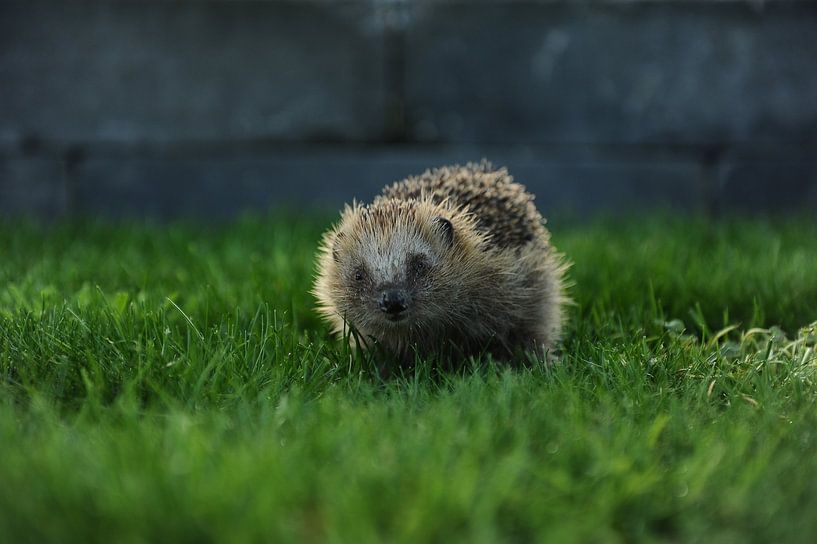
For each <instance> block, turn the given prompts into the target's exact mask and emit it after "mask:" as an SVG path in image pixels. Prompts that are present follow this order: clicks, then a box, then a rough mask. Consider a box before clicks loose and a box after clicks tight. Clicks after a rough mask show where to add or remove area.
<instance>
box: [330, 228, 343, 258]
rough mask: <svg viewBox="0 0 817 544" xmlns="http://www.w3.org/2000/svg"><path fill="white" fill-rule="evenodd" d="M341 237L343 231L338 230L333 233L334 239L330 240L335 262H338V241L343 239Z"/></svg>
mask: <svg viewBox="0 0 817 544" xmlns="http://www.w3.org/2000/svg"><path fill="white" fill-rule="evenodd" d="M343 237H344V234H343V232H338V233H337V234H336V235H335V241H334V242H332V259H334V260H335V262H336V263H339V262H340V242H341V240H343Z"/></svg>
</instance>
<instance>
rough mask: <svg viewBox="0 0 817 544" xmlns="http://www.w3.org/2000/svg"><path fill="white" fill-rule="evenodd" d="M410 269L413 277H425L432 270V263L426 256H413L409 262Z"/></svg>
mask: <svg viewBox="0 0 817 544" xmlns="http://www.w3.org/2000/svg"><path fill="white" fill-rule="evenodd" d="M408 269H409V273H410V274H411V275H412V276H415V277H419V276H424V275H425V274H426V273H427V272H428V271H429V270H430V269H431V263H429V262H428V259H427V258H426V256H425V255H419V254H417V255H412V256H411V257H409V260H408Z"/></svg>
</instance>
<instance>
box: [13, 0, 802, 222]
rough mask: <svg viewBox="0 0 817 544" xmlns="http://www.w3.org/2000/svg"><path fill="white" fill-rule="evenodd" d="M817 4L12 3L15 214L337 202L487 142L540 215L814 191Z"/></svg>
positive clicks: (787, 198) (758, 199)
mask: <svg viewBox="0 0 817 544" xmlns="http://www.w3.org/2000/svg"><path fill="white" fill-rule="evenodd" d="M815 151H817V2H812V1H796V0H780V1H757V0H756V1H728V0H726V1H706V0H694V1H693V0H677V1H670V0H656V1H644V0H634V1H603V0H586V1H578V0H542V1H524V2H522V1H507V0H506V1H500V0H496V1H470V2H466V1H464V0H462V1H456V0H425V1H423V0H419V1H416V2H407V1H401V0H369V1H347V2H329V1H325V0H300V1H295V2H277V1H261V2H244V1H238V0H231V1H228V0H224V1H218V0H216V1H203V0H195V1H191V2H168V1H154V2H129V1H110V2H100V1H87V2H63V1H55V0H50V1H41V0H20V1H5V2H2V3H0V214H20V213H24V214H34V215H37V216H40V217H46V218H48V217H55V216H62V215H66V214H69V215H70V214H81V215H85V214H92V215H96V214H103V215H109V216H121V215H136V216H141V215H153V216H159V217H174V216H179V215H203V216H206V217H229V216H232V215H234V214H235V213H237V212H240V211H242V210H246V209H256V210H258V209H261V210H263V209H266V208H268V207H276V206H285V205H289V204H292V203H297V204H299V205H314V206H321V207H336V206H339V205H340V204H341V203H342V202H344V201H348V200H351V198H352V197H358V198H362V199H366V198H369V197H371V195H373V194H374V193H375V192H376V191H377V190H378V188H379V187H380V186H382V185H383V184H385V183H387V182H390V181H393V180H395V179H399V178H401V177H403V176H405V175H408V174H411V173H415V172H419V171H421V170H423V169H425V168H427V167H429V166H434V165H439V164H444V163H447V162H453V161H466V160H478V159H479V158H481V157H483V156H486V157H488V158H490V159H492V160H493V161H494V162H495V163H497V164H502V165H507V166H509V168H510V169H511V171H512V173H514V174H515V175H516V177H517V179H518V180H519V181H522V182H523V183H525V184H526V185H528V186H529V187H530V188H531V189H532V190H533V191H535V192H536V193H537V195H538V199H537V202H538V203H539V205H540V207H541V208H542V209H543V211H545V212H546V213H560V212H575V213H578V214H592V213H596V212H600V211H601V212H610V211H613V212H627V211H633V210H638V209H643V208H644V207H651V206H661V207H669V208H677V209H683V210H689V211H696V212H703V213H719V212H728V211H782V210H793V209H798V208H804V207H805V208H810V209H814V210H817V153H815Z"/></svg>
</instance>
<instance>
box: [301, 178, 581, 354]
mask: <svg viewBox="0 0 817 544" xmlns="http://www.w3.org/2000/svg"><path fill="white" fill-rule="evenodd" d="M318 269H319V270H318V278H317V281H316V284H315V294H316V296H317V298H318V301H319V303H320V310H321V312H322V313H323V314H324V316H325V317H327V318H328V319H329V320H330V321H331V322H332V323H333V325H334V328H335V330H336V332H341V331H343V330H344V329H346V328H347V327H350V328H351V329H352V330H356V331H357V332H358V333H359V335H360V337H361V338H362V339H363V341H364V342H366V344H367V346H371V344H373V343H374V344H377V345H379V346H381V347H383V348H385V350H386V351H387V352H389V353H391V354H393V355H395V356H396V357H397V358H398V359H399V360H412V359H413V358H414V355H415V354H418V355H420V356H426V355H432V354H459V355H472V354H478V353H481V352H483V351H489V352H491V353H493V354H494V355H498V356H504V357H507V356H509V355H511V354H513V353H514V352H515V351H517V350H535V351H537V352H539V353H540V354H547V353H548V352H549V351H550V350H552V348H553V347H554V345H555V344H556V342H557V341H558V340H559V337H560V333H561V328H562V319H563V317H562V309H563V305H564V303H565V300H566V299H565V296H564V291H563V274H564V269H565V266H564V264H563V262H562V259H561V257H560V256H559V255H558V254H557V253H556V252H555V250H554V249H553V248H552V247H551V246H550V244H549V235H548V232H547V230H546V229H545V227H544V226H543V220H542V217H541V215H540V214H539V212H537V211H536V208H535V206H534V205H533V197H532V196H531V195H530V194H528V193H527V192H525V188H524V187H523V186H521V185H519V184H517V183H514V182H513V180H512V178H511V177H510V176H509V175H508V173H507V171H506V170H504V169H501V170H493V169H492V168H491V165H490V164H489V163H487V162H483V163H481V164H468V165H466V166H465V167H460V166H453V167H446V168H439V169H435V170H431V171H427V172H425V173H424V174H422V175H421V176H419V177H412V178H408V179H407V180H405V181H402V182H400V183H397V184H394V185H392V186H390V187H387V188H385V189H384V190H383V194H382V195H381V196H379V197H377V198H376V199H375V201H374V202H373V203H372V204H371V205H369V206H360V205H354V206H352V207H348V208H347V209H346V210H345V211H344V213H343V216H342V218H341V222H340V224H339V225H338V226H337V227H336V228H335V229H333V230H332V231H330V232H329V233H327V235H326V238H325V240H324V245H323V248H322V252H321V255H320V257H319V263H318Z"/></svg>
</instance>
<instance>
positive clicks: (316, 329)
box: [0, 218, 817, 542]
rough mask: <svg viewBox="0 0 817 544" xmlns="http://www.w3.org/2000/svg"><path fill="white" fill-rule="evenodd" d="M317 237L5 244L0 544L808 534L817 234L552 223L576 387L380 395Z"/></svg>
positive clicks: (115, 235)
mask: <svg viewBox="0 0 817 544" xmlns="http://www.w3.org/2000/svg"><path fill="white" fill-rule="evenodd" d="M326 225H327V222H326V221H323V220H320V219H312V220H306V219H303V218H289V219H286V218H278V219H276V218H270V219H264V220H261V219H245V220H242V221H239V222H237V223H235V224H231V225H227V226H223V227H219V228H212V229H204V228H202V227H201V226H199V225H195V224H187V225H185V224H177V225H172V226H166V227H160V226H135V225H130V226H128V225H110V224H96V223H85V224H71V225H55V226H52V227H47V228H40V227H34V226H31V225H19V224H15V223H6V224H5V225H0V542H24V541H31V542H48V541H54V542H69V541H77V542H89V541H109V540H115V541H122V542H157V541H189V542H202V541H230V542H234V541H267V542H281V541H305V542H324V541H337V542H373V541H389V542H418V541H437V542H450V541H461V542H502V541H511V542H516V541H518V542H530V541H553V542H570V541H584V542H588V541H589V542H626V541H634V540H637V541H659V542H660V541H670V542H679V541H681V542H687V541H706V542H709V541H718V542H745V541H759V542H774V541H788V542H797V541H801V542H810V541H812V539H813V536H814V535H815V534H817V455H815V453H817V354H815V350H817V329H815V328H814V327H813V326H812V327H811V328H810V329H809V328H808V326H809V324H810V323H813V322H815V321H817V223H815V222H814V221H811V220H808V219H803V218H801V219H796V220H756V221H749V220H731V221H727V222H721V223H716V224H711V223H707V222H704V221H702V220H692V219H679V218H652V219H647V220H629V221H626V222H614V221H607V222H597V223H594V224H591V225H561V224H559V223H558V222H557V223H555V224H553V225H551V226H552V228H553V229H554V230H555V232H554V240H555V243H556V244H557V245H558V247H559V248H560V249H561V250H563V251H565V252H566V253H567V254H568V255H569V256H570V258H571V259H572V260H573V261H574V263H575V265H574V267H573V268H572V271H571V277H572V280H573V281H574V282H575V286H574V288H573V289H572V296H573V297H574V299H575V301H576V305H575V306H574V307H573V308H572V309H571V312H570V315H571V322H570V325H569V328H568V334H567V339H566V342H565V346H564V361H563V363H562V364H561V365H558V366H556V367H554V368H551V369H548V368H546V367H544V366H542V365H536V364H533V365H530V366H528V367H526V368H522V369H515V370H510V369H505V368H502V367H498V366H494V365H492V364H490V362H486V361H469V362H467V363H466V364H465V367H464V369H463V371H462V372H454V373H452V372H448V373H446V372H441V371H438V370H436V369H435V368H434V367H433V366H432V365H430V364H421V365H419V366H418V368H417V369H416V370H414V371H412V373H411V374H410V375H404V376H400V377H397V378H393V379H390V380H388V381H385V382H384V381H382V380H381V379H380V378H378V377H377V376H376V375H374V374H373V373H372V372H371V370H370V369H371V365H372V362H371V361H367V360H366V359H365V358H363V357H360V356H356V355H355V354H352V353H350V352H349V350H348V349H347V348H346V347H345V346H344V345H343V343H342V342H339V341H336V340H334V339H331V338H330V337H329V336H328V334H327V331H326V328H325V327H324V326H323V325H322V324H321V323H320V322H319V321H318V319H317V317H316V315H315V314H314V312H313V310H312V304H313V303H312V300H311V298H310V296H309V294H308V289H309V287H310V282H311V276H312V259H313V254H314V251H315V247H316V244H317V240H318V238H319V236H320V233H321V231H322V230H323V229H324V228H325V227H326Z"/></svg>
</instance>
